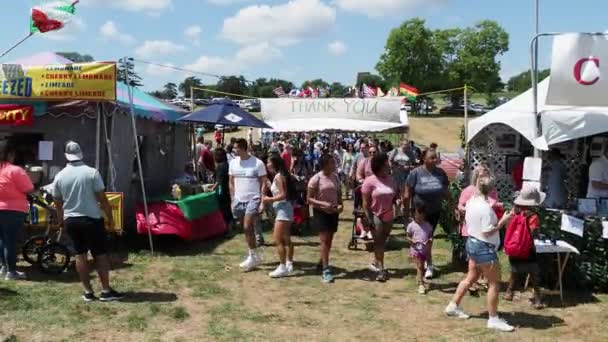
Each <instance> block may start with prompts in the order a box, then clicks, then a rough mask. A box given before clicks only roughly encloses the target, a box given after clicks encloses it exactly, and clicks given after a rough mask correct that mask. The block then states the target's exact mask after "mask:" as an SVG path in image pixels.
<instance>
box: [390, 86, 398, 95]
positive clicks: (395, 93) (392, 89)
mask: <svg viewBox="0 0 608 342" xmlns="http://www.w3.org/2000/svg"><path fill="white" fill-rule="evenodd" d="M388 96H399V90H397V87H392V88H391V90H389V91H388Z"/></svg>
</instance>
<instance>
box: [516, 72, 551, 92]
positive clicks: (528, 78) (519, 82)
mask: <svg viewBox="0 0 608 342" xmlns="http://www.w3.org/2000/svg"><path fill="white" fill-rule="evenodd" d="M550 73H551V70H550V69H545V70H541V71H539V73H538V76H539V77H538V79H539V80H543V79H545V78H547V77H548V76H549V74H550ZM531 86H532V75H530V69H528V70H526V71H524V72H522V73H520V74H518V75H515V76H513V77H511V78H510V79H509V81H508V82H507V90H509V91H512V92H516V93H523V92H524V91H526V90H528V89H530V87H531Z"/></svg>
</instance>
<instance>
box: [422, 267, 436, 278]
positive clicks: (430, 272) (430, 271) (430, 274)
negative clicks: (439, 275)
mask: <svg viewBox="0 0 608 342" xmlns="http://www.w3.org/2000/svg"><path fill="white" fill-rule="evenodd" d="M433 276H434V272H433V265H429V267H427V268H426V272H424V277H425V278H426V279H433Z"/></svg>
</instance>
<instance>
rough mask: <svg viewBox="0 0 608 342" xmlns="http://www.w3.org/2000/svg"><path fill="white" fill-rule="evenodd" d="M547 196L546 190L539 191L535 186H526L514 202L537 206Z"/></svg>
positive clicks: (524, 205)
mask: <svg viewBox="0 0 608 342" xmlns="http://www.w3.org/2000/svg"><path fill="white" fill-rule="evenodd" d="M545 198H547V194H545V193H544V192H542V191H539V190H538V189H536V188H535V187H526V188H523V189H522V190H521V191H520V193H519V195H518V196H517V198H515V201H513V203H515V205H520V206H522V207H536V206H539V205H541V204H542V203H543V202H544V201H545Z"/></svg>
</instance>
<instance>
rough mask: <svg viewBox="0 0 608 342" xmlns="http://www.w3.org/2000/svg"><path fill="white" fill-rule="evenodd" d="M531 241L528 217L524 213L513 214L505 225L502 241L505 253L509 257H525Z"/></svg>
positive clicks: (528, 251) (531, 243)
mask: <svg viewBox="0 0 608 342" xmlns="http://www.w3.org/2000/svg"><path fill="white" fill-rule="evenodd" d="M533 243H534V242H533V241H532V234H530V229H528V218H527V217H526V215H525V214H524V213H520V214H517V215H515V216H514V217H513V219H512V220H511V222H509V225H508V226H507V233H506V235H505V242H504V247H505V253H507V255H508V256H510V257H514V258H519V259H527V258H528V257H529V256H530V251H531V250H532V246H533Z"/></svg>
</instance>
